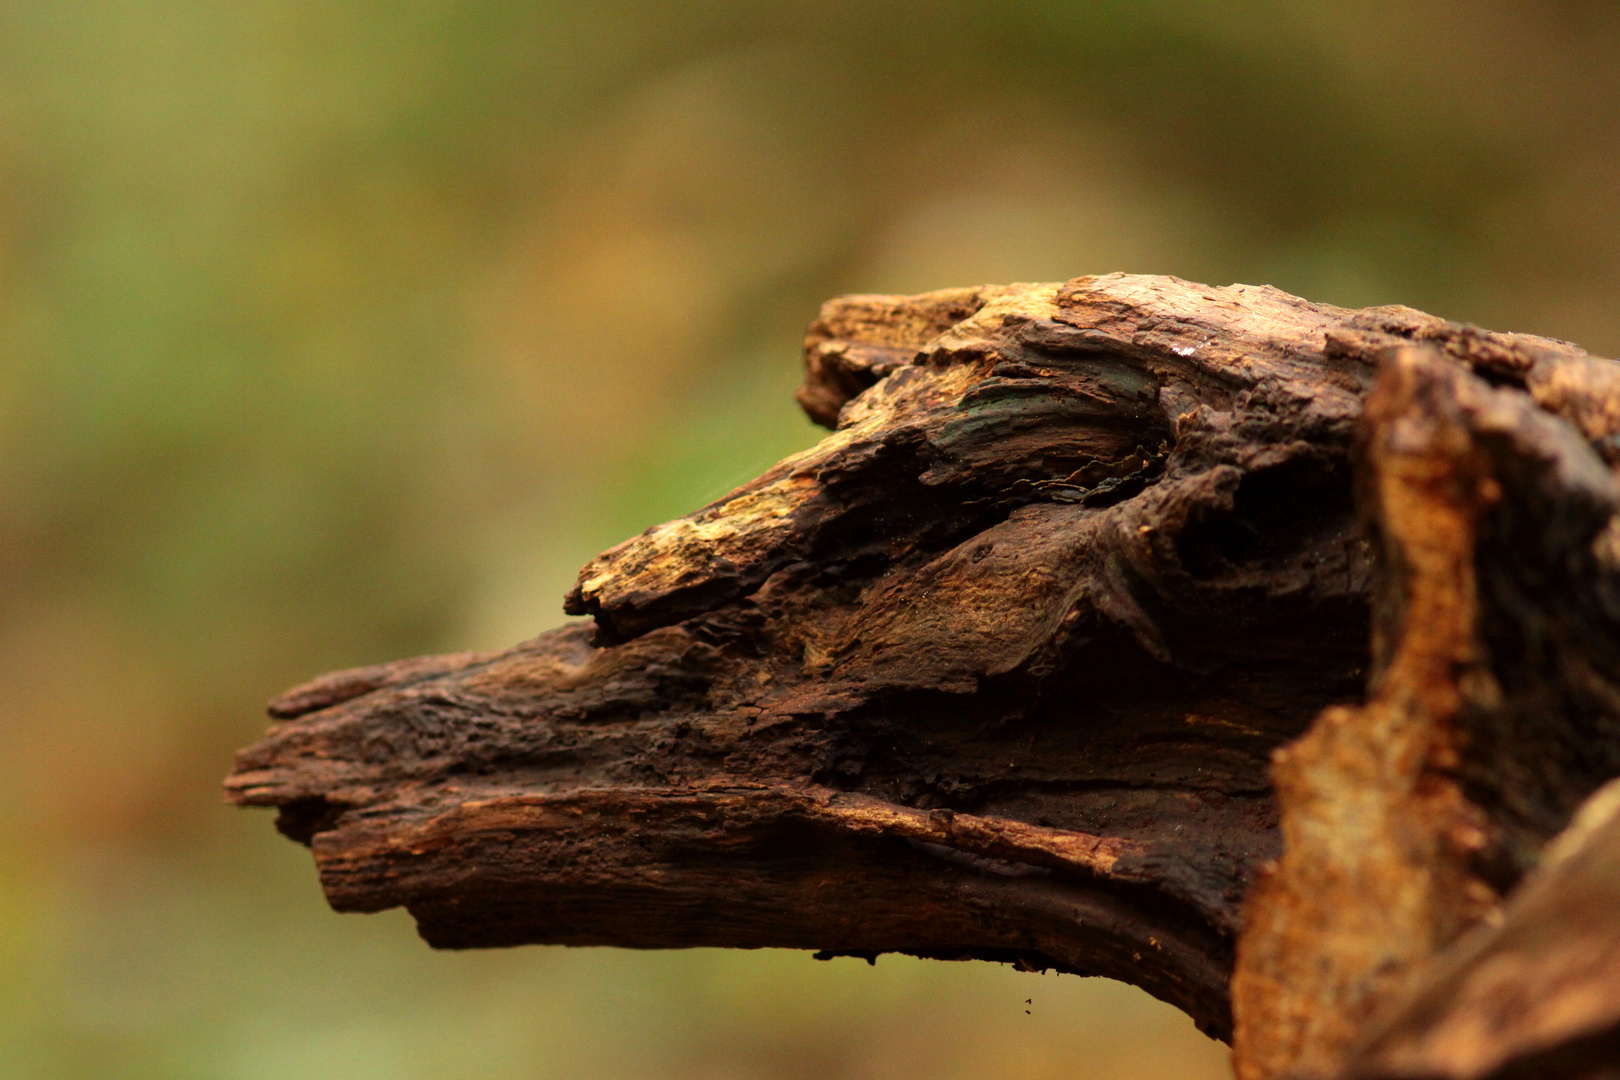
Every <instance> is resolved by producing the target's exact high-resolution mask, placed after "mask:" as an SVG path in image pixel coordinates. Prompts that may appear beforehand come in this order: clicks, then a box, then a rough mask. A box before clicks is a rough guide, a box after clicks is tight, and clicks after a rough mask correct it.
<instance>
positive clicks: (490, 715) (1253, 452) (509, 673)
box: [227, 275, 1620, 1077]
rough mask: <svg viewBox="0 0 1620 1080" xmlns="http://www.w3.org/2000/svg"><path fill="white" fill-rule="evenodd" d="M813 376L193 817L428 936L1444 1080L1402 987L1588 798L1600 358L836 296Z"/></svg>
mask: <svg viewBox="0 0 1620 1080" xmlns="http://www.w3.org/2000/svg"><path fill="white" fill-rule="evenodd" d="M806 368H807V378H806V383H805V386H804V388H803V389H802V390H801V391H800V395H799V397H800V402H801V403H802V404H803V406H804V407H805V409H806V411H807V412H809V413H810V415H811V416H812V417H813V418H815V419H817V420H818V421H820V422H822V423H824V424H827V425H829V426H836V430H835V431H834V433H833V434H832V435H830V436H829V437H828V438H826V439H825V440H823V442H822V443H821V444H820V445H818V446H816V447H815V448H813V449H811V450H809V451H806V452H805V453H803V454H800V455H797V456H795V457H793V458H790V459H788V460H786V461H784V462H782V463H781V464H779V465H777V466H776V467H775V468H773V469H771V470H770V471H769V472H767V473H766V474H765V475H764V476H762V477H760V478H759V479H758V480H756V481H754V482H752V483H750V484H748V485H745V486H744V487H742V488H739V489H738V490H737V491H735V492H733V493H732V494H730V495H728V496H727V497H726V498H724V499H722V500H720V501H718V502H716V503H714V504H712V505H711V506H708V507H706V508H704V509H702V510H700V511H698V512H697V513H695V514H692V515H690V516H689V517H686V518H682V519H680V520H678V521H675V522H671V523H669V524H666V525H662V526H658V527H656V528H654V529H651V530H648V531H647V532H646V533H644V534H643V535H641V536H639V537H636V538H634V539H632V540H630V541H627V542H626V543H624V544H621V545H619V546H618V547H616V548H614V549H613V550H611V551H609V552H607V553H605V554H604V555H602V556H601V557H599V558H598V559H597V560H595V561H594V562H592V563H591V564H590V565H589V566H587V567H586V568H585V570H584V571H583V572H582V574H581V576H580V581H579V584H578V585H577V586H576V588H575V590H574V591H573V593H572V594H570V596H569V598H568V601H567V604H568V610H569V611H570V612H571V613H573V614H578V615H588V616H591V619H590V620H587V621H581V622H578V623H575V624H574V625H571V626H566V627H563V628H561V629H559V630H554V631H551V632H549V633H546V634H542V635H540V636H539V637H537V638H535V639H533V640H531V641H528V642H525V643H523V644H521V645H519V646H516V647H515V648H513V649H510V650H507V651H505V652H501V653H488V654H456V655H451V656H443V657H429V658H424V659H419V660H410V661H401V662H398V663H394V664H387V665H382V666H379V667H376V668H368V669H362V670H359V671H351V672H342V673H338V674H336V675H332V676H327V677H326V678H324V679H322V680H318V681H317V682H315V683H312V684H309V685H308V686H305V687H302V688H299V689H297V690H294V691H292V692H290V693H288V694H287V695H285V696H283V697H282V698H280V699H278V700H277V701H276V702H275V703H273V705H272V707H271V712H272V715H273V716H274V717H275V718H276V719H277V720H278V721H279V723H278V724H277V725H276V726H275V727H274V728H272V730H271V732H270V733H269V734H268V735H267V736H266V737H265V738H264V739H263V740H261V741H260V742H259V743H258V744H256V745H255V746H253V747H250V748H249V749H247V750H245V751H243V752H242V754H241V755H240V756H239V759H238V763H237V770H236V772H235V773H234V774H233V775H232V777H231V778H230V779H229V781H228V783H227V791H228V793H229V796H230V797H231V798H232V799H234V800H235V801H237V802H239V803H242V804H247V805H266V806H276V807H278V808H279V809H280V816H279V819H278V825H279V827H280V828H281V830H282V831H283V832H285V833H286V834H287V835H289V836H291V837H293V838H295V839H298V840H300V841H303V842H305V843H308V844H310V846H311V847H312V848H313V850H314V853H315V857H316V861H317V865H318V867H319V869H320V873H321V879H322V883H323V885H324V886H325V889H326V892H327V895H328V897H329V899H330V900H331V902H332V904H333V906H334V907H337V908H339V909H341V910H357V911H374V910H380V909H382V908H386V907H391V906H397V905H404V906H405V907H407V908H408V909H409V910H410V911H411V912H412V914H413V915H414V916H415V917H416V919H417V922H418V925H419V927H420V929H421V932H422V934H423V936H424V937H425V938H427V940H428V941H430V942H431V943H433V944H435V945H439V946H447V947H470V946H485V945H508V944H517V943H523V942H562V943H575V944H587V943H599V944H616V945H627V946H636V947H669V946H684V945H731V946H743V947H754V946H789V947H801V948H814V949H819V950H823V951H824V952H826V953H846V954H856V955H872V954H876V953H879V952H886V951H903V952H910V953H915V954H919V955H924V956H939V957H949V958H970V957H980V958H987V959H998V960H1005V961H1011V962H1015V963H1018V964H1020V965H1022V966H1025V967H1032V968H1057V969H1059V970H1064V971H1074V972H1081V973H1087V974H1100V975H1107V976H1111V977H1114V978H1120V979H1124V980H1126V981H1129V982H1133V983H1136V984H1138V985H1141V986H1143V987H1145V988H1146V989H1148V990H1149V991H1150V992H1152V993H1154V994H1156V995H1158V996H1159V997H1161V998H1164V999H1165V1000H1167V1001H1170V1002H1173V1003H1174V1004H1176V1005H1179V1006H1180V1007H1182V1008H1183V1009H1185V1010H1186V1011H1187V1012H1188V1013H1189V1014H1191V1015H1192V1016H1193V1018H1194V1019H1195V1020H1196V1021H1197V1022H1198V1023H1199V1024H1200V1026H1201V1027H1203V1028H1204V1030H1206V1031H1209V1032H1211V1033H1212V1034H1216V1035H1220V1036H1222V1037H1229V1035H1230V1033H1231V1025H1232V1015H1233V1013H1232V1010H1233V1006H1234V1004H1235V1006H1236V1013H1237V1020H1238V1029H1237V1051H1238V1066H1239V1069H1240V1072H1242V1073H1244V1074H1245V1075H1246V1076H1249V1077H1262V1076H1289V1075H1297V1076H1326V1075H1334V1074H1336V1073H1337V1072H1338V1071H1339V1070H1340V1069H1341V1067H1342V1066H1343V1065H1344V1062H1345V1061H1346V1060H1347V1059H1348V1056H1349V1055H1359V1056H1357V1057H1356V1062H1357V1065H1356V1068H1357V1069H1359V1070H1361V1071H1362V1074H1364V1075H1367V1076H1374V1075H1378V1076H1383V1075H1390V1076H1394V1075H1419V1074H1421V1075H1436V1076H1439V1075H1445V1076H1451V1075H1457V1076H1462V1075H1483V1074H1476V1073H1467V1072H1463V1071H1452V1072H1446V1071H1444V1069H1436V1068H1432V1067H1431V1066H1433V1065H1434V1062H1435V1061H1437V1060H1439V1059H1438V1058H1435V1057H1434V1056H1433V1052H1432V1047H1433V1046H1435V1045H1441V1044H1444V1045H1450V1044H1449V1043H1445V1039H1444V1038H1442V1037H1440V1036H1434V1037H1430V1036H1428V1035H1425V1034H1424V1033H1425V1032H1428V1031H1430V1030H1431V1029H1433V1024H1434V1023H1438V1022H1439V1021H1436V1020H1434V1017H1436V1016H1438V1015H1439V1014H1438V1013H1437V1012H1436V1009H1435V1007H1434V1002H1433V994H1432V991H1431V992H1429V993H1430V996H1429V997H1423V993H1424V991H1423V987H1424V986H1427V985H1428V984H1427V983H1423V982H1422V978H1423V973H1424V970H1425V967H1426V964H1427V963H1428V961H1429V958H1430V957H1431V956H1433V955H1434V954H1436V953H1437V952H1439V953H1441V954H1442V956H1443V958H1444V962H1447V963H1450V964H1452V967H1451V968H1448V969H1447V970H1458V971H1463V970H1471V969H1466V965H1465V964H1463V965H1462V966H1459V965H1460V964H1462V962H1461V961H1457V960H1455V959H1451V958H1450V954H1449V953H1445V952H1444V950H1446V949H1447V948H1448V946H1449V947H1451V948H1452V949H1461V948H1463V947H1464V945H1467V944H1468V943H1469V942H1472V941H1474V940H1475V938H1473V937H1469V936H1467V932H1468V931H1469V929H1470V927H1485V928H1487V929H1488V928H1489V927H1490V926H1491V925H1493V924H1494V923H1495V922H1497V921H1499V919H1500V917H1501V908H1500V902H1499V901H1500V897H1502V896H1503V895H1504V894H1506V893H1507V892H1508V891H1509V890H1510V889H1512V888H1513V886H1514V885H1515V883H1516V882H1517V881H1518V879H1519V878H1520V877H1521V876H1522V875H1523V874H1524V873H1525V872H1526V871H1527V870H1529V869H1530V868H1531V867H1532V866H1533V865H1534V864H1535V862H1536V859H1537V855H1538V852H1539V851H1540V850H1541V847H1542V845H1543V844H1544V842H1545V841H1546V840H1547V838H1548V837H1550V836H1552V835H1553V834H1554V833H1556V832H1557V831H1558V830H1559V829H1560V828H1562V827H1563V825H1564V824H1565V823H1566V822H1567V821H1568V819H1569V816H1570V814H1571V813H1572V812H1573V811H1574V809H1575V807H1576V805H1577V804H1578V803H1579V801H1580V800H1581V799H1582V798H1583V797H1585V796H1586V795H1588V794H1589V793H1590V792H1591V791H1592V790H1593V789H1594V788H1596V787H1597V786H1598V784H1599V783H1601V782H1602V781H1603V780H1605V779H1607V778H1608V777H1610V776H1613V775H1615V774H1616V773H1620V740H1617V739H1616V738H1615V728H1614V725H1615V723H1616V722H1617V718H1620V689H1617V687H1620V679H1617V673H1620V666H1617V665H1620V639H1617V638H1616V636H1615V634H1616V629H1615V628H1616V626H1620V597H1617V596H1616V594H1615V593H1614V591H1613V589H1612V587H1611V585H1610V580H1611V573H1612V571H1611V567H1612V566H1613V565H1614V563H1615V561H1616V560H1615V556H1614V552H1616V551H1620V540H1617V539H1616V533H1615V531H1614V530H1612V529H1610V527H1609V522H1610V520H1611V518H1612V517H1613V514H1614V511H1615V507H1616V505H1620V503H1617V501H1616V497H1615V495H1614V482H1613V480H1612V478H1611V476H1610V471H1609V468H1608V466H1607V465H1606V464H1605V462H1604V457H1605V456H1608V457H1611V458H1612V457H1613V456H1614V441H1613V440H1614V435H1615V433H1616V432H1617V431H1620V374H1617V372H1616V365H1614V364H1612V363H1611V362H1609V361H1602V360H1596V359H1593V358H1590V357H1587V356H1586V355H1585V354H1584V353H1582V352H1581V351H1580V350H1578V349H1576V348H1574V347H1573V346H1569V345H1565V344H1562V343H1558V342H1552V341H1548V340H1545V339H1539V338H1530V337H1524V336H1516V335H1498V334H1489V333H1485V332H1483V331H1479V330H1477V329H1474V328H1470V327H1464V326H1459V325H1457V324H1453V323H1448V322H1445V321H1444V320H1440V319H1436V318H1433V317H1431V316H1427V315H1423V314H1421V313H1419V312H1416V311H1412V310H1410V309H1407V308H1377V309H1368V310H1365V311H1347V310H1343V309H1338V308H1332V307H1327V306H1322V305H1314V304H1309V303H1306V302H1305V301H1302V300H1298V299H1296V298H1294V297H1290V296H1287V295H1285V294H1283V293H1280V292H1277V291H1276V290H1273V289H1269V288H1251V287H1246V286H1232V287H1230V288H1210V287H1207V286H1199V285H1193V284H1189V283H1187V282H1182V281H1178V280H1176V279H1173V278H1156V277H1132V276H1125V275H1110V276H1107V277H1101V278H1081V279H1077V280H1075V281H1072V282H1068V283H1066V284H1063V285H1019V286H1007V287H997V288H982V289H964V290H951V291H945V292H938V293H930V294H925V295H923V296H918V297H847V298H843V299H841V300H836V301H833V302H831V303H829V304H828V305H827V306H826V307H825V308H824V309H823V311H822V316H821V319H820V320H819V321H818V322H817V323H816V324H815V325H814V326H813V327H812V328H811V332H810V335H809V337H808V339H807V342H806ZM1375 381H1376V389H1375ZM1369 394H1370V395H1371V396H1370V398H1369ZM1364 411H1365V416H1364V415H1363V413H1364ZM1358 489H1359V493H1360V503H1361V506H1362V513H1361V520H1360V521H1358V515H1357V512H1356V509H1355V507H1356V502H1357V498H1356V492H1357V490H1358ZM1375 579H1376V589H1375ZM1375 591H1376V597H1375V595H1374V594H1375ZM1369 635H1370V637H1369ZM1369 640H1371V641H1372V643H1373V644H1372V646H1371V648H1369V645H1368V642H1369ZM1369 670H1370V671H1371V673H1372V682H1371V686H1370V690H1369V688H1368V674H1369ZM1364 698H1365V704H1358V703H1360V702H1362V701H1363V700H1364ZM1319 714H1320V717H1321V718H1320V719H1319V720H1318V719H1317V717H1318V715H1319ZM1313 721H1315V726H1314V727H1312V723H1313ZM1307 730H1309V734H1308V735H1307V734H1306V732H1307ZM1302 735H1304V736H1305V737H1304V738H1303V739H1301V738H1300V736H1302ZM1279 748H1285V749H1283V750H1282V751H1281V753H1280V755H1279V757H1278V771H1277V792H1278V794H1277V795H1274V794H1273V787H1272V783H1271V775H1270V769H1271V760H1272V754H1273V752H1274V751H1277V750H1278V749H1279ZM1279 796H1280V806H1281V815H1282V821H1281V827H1280V828H1279ZM1284 841H1286V851H1284V850H1283V843H1284ZM1279 856H1281V857H1280V859H1279ZM1273 860H1275V861H1273ZM1568 865H1571V866H1575V865H1585V864H1583V863H1579V862H1578V861H1577V862H1571V863H1569V864H1568ZM1602 865H1604V866H1607V865H1608V864H1602ZM1262 867H1266V869H1265V870H1264V872H1263V873H1261V869H1262ZM1257 874H1259V875H1260V882H1261V884H1260V885H1259V887H1257V888H1255V889H1254V890H1252V893H1251V890H1250V885H1251V883H1253V882H1254V881H1255V880H1256V876H1257ZM1589 876H1590V875H1589ZM1605 887H1610V888H1612V887H1613V886H1612V883H1611V884H1610V885H1609V886H1605ZM1246 894H1250V897H1249V901H1248V903H1247V915H1246V916H1245V913H1244V897H1245V895H1246ZM1527 902H1528V901H1527ZM1245 918H1246V919H1247V926H1248V929H1247V930H1244V931H1243V933H1242V940H1241V943H1240V941H1239V938H1240V930H1242V929H1243V926H1244V924H1245ZM1514 925H1515V923H1514V917H1513V915H1512V914H1511V913H1510V914H1509V916H1508V922H1507V923H1506V924H1505V926H1504V927H1503V930H1502V933H1504V934H1505V933H1507V930H1508V929H1509V928H1511V927H1512V926H1514ZM1605 925H1606V924H1605ZM1477 932H1484V931H1477ZM1459 938H1462V942H1461V943H1460V944H1457V945H1452V943H1453V942H1454V941H1457V939H1459ZM1518 940H1520V939H1513V941H1518ZM1510 944H1511V942H1510ZM1504 947H1505V946H1504ZM1470 955H1474V954H1470ZM1234 960H1235V961H1236V965H1237V978H1236V980H1235V982H1233V980H1232V975H1233V970H1234ZM1454 977H1455V978H1463V977H1464V976H1454ZM1553 977H1554V976H1552V975H1549V976H1548V978H1553ZM1229 983H1231V984H1232V986H1233V993H1234V996H1231V997H1229V992H1228V987H1229ZM1470 985H1472V984H1470ZM1403 1009H1404V1010H1407V1011H1406V1012H1402V1010H1403ZM1425 1009H1427V1010H1428V1011H1427V1012H1425V1011H1423V1010H1425ZM1442 1011H1443V1010H1442ZM1599 1011H1601V1010H1599ZM1605 1016H1606V1017H1607V1014H1605ZM1442 1019H1444V1018H1442ZM1612 1019H1613V1018H1612V1017H1607V1018H1606V1019H1604V1020H1603V1021H1602V1022H1603V1023H1609V1022H1611V1021H1612ZM1447 1022H1450V1023H1452V1024H1453V1026H1454V1027H1455V1024H1456V1023H1459V1022H1461V1021H1454V1020H1453V1021H1447ZM1424 1024H1429V1025H1430V1026H1429V1027H1425V1026H1424ZM1543 1029H1546V1030H1551V1029H1550V1028H1546V1026H1545V1025H1543ZM1446 1030H1452V1029H1446ZM1538 1030H1542V1029H1538ZM1560 1030H1562V1029H1560ZM1604 1030H1607V1029H1604ZM1374 1031H1377V1032H1383V1033H1384V1034H1382V1035H1381V1036H1379V1038H1380V1039H1382V1041H1380V1042H1376V1043H1373V1042H1369V1041H1368V1040H1369V1039H1371V1038H1372V1036H1371V1035H1370V1034H1369V1032H1374ZM1587 1035H1590V1032H1586V1031H1585V1029H1582V1034H1581V1036H1580V1037H1583V1038H1584V1037H1586V1036H1587ZM1560 1037H1562V1036H1560ZM1424 1038H1428V1039H1429V1041H1428V1042H1426V1043H1424V1042H1422V1040H1423V1039H1424ZM1437 1039H1438V1040H1439V1041H1438V1042H1437V1041H1436V1040H1437ZM1402 1040H1405V1041H1402ZM1453 1041H1455V1040H1453ZM1532 1041H1533V1040H1532ZM1521 1042H1522V1041H1521ZM1419 1044H1421V1045H1422V1046H1423V1047H1426V1048H1429V1049H1425V1050H1424V1051H1423V1052H1424V1053H1430V1057H1427V1058H1422V1068H1427V1069H1429V1070H1430V1071H1429V1072H1427V1073H1421V1070H1419V1071H1418V1072H1413V1071H1412V1070H1410V1069H1408V1071H1407V1072H1406V1073H1402V1072H1401V1071H1400V1070H1401V1069H1403V1068H1407V1065H1406V1064H1403V1063H1410V1062H1411V1061H1417V1060H1419V1057H1415V1056H1414V1054H1418V1051H1412V1050H1410V1049H1409V1048H1410V1047H1412V1046H1417V1045H1419ZM1529 1045H1530V1044H1529V1043H1522V1045H1521V1044H1514V1046H1515V1047H1516V1049H1512V1050H1511V1051H1508V1050H1504V1051H1502V1053H1501V1054H1499V1055H1498V1058H1500V1060H1501V1061H1507V1060H1509V1059H1510V1058H1511V1059H1513V1060H1518V1059H1519V1058H1520V1057H1522V1056H1523V1054H1524V1053H1525V1052H1528V1051H1526V1050H1525V1047H1526V1046H1529ZM1546 1049H1547V1048H1546V1047H1539V1048H1537V1049H1536V1050H1535V1052H1536V1053H1543V1052H1544V1051H1546ZM1403 1054H1404V1055H1405V1056H1404V1057H1403V1056H1402V1055H1403ZM1504 1055H1505V1056H1504ZM1515 1055H1517V1056H1515ZM1481 1060H1483V1059H1481ZM1491 1060H1493V1061H1495V1060H1497V1059H1496V1058H1493V1059H1491ZM1380 1070H1382V1071H1380Z"/></svg>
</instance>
